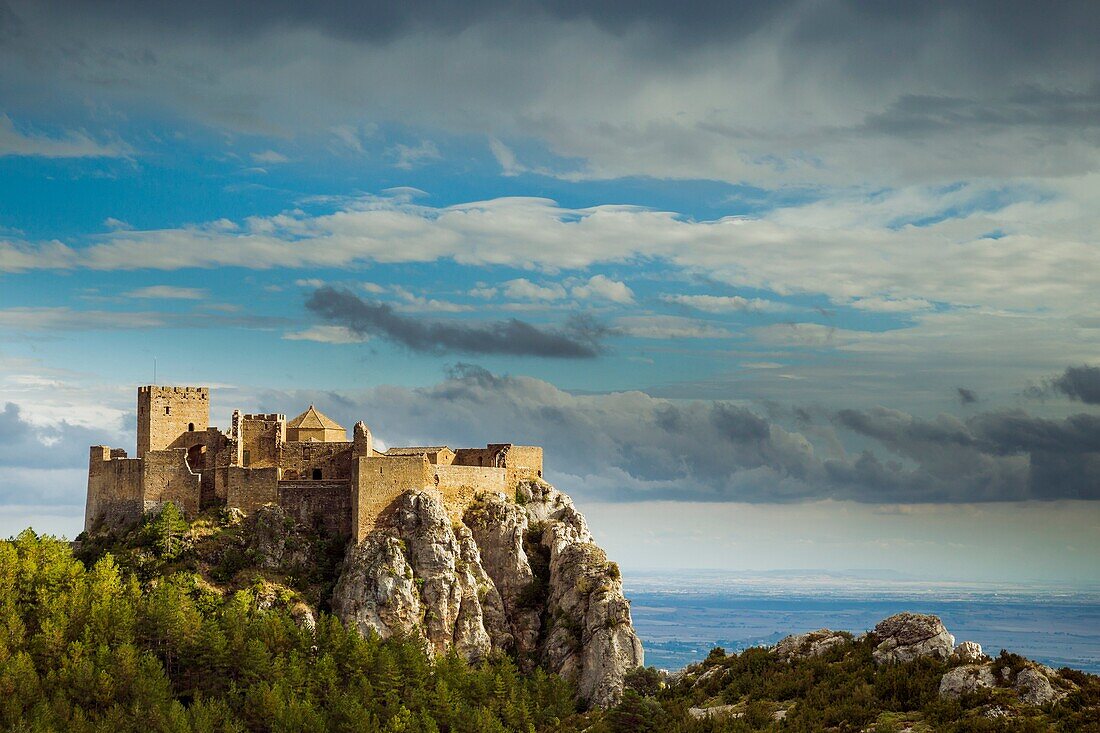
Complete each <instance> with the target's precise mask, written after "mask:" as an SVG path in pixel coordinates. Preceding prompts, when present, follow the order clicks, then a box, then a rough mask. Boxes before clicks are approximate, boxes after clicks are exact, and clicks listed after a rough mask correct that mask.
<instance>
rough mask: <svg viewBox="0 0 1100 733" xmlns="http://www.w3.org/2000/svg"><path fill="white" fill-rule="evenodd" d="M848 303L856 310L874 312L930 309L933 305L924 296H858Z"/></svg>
mask: <svg viewBox="0 0 1100 733" xmlns="http://www.w3.org/2000/svg"><path fill="white" fill-rule="evenodd" d="M848 305H850V306H851V307H852V308H856V309H858V310H865V311H873V312H876V313H912V312H914V311H925V310H931V309H932V308H934V307H935V306H934V305H932V304H931V303H929V302H928V301H927V300H925V299H924V298H900V299H898V298H877V297H872V298H858V299H856V300H853V301H852V302H851V303H849V304H848Z"/></svg>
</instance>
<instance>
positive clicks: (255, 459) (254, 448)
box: [237, 415, 286, 468]
mask: <svg viewBox="0 0 1100 733" xmlns="http://www.w3.org/2000/svg"><path fill="white" fill-rule="evenodd" d="M237 429H238V431H239V433H240V435H239V437H238V452H239V455H238V456H237V463H238V465H241V466H247V467H255V468H270V467H272V466H277V465H279V447H280V446H281V445H282V443H283V442H285V440H286V420H285V419H283V420H280V419H279V416H278V415H244V416H242V417H241V418H240V420H239V422H238V427H237ZM246 453H247V456H246V455H245V454H246Z"/></svg>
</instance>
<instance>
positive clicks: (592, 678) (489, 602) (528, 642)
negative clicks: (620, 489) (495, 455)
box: [332, 480, 643, 707]
mask: <svg viewBox="0 0 1100 733" xmlns="http://www.w3.org/2000/svg"><path fill="white" fill-rule="evenodd" d="M332 608H333V611H334V612H335V613H336V614H337V615H338V616H340V617H341V618H342V619H343V620H344V621H345V622H346V623H352V624H355V625H356V626H358V628H359V629H360V630H362V631H363V632H369V631H374V632H377V633H378V634H380V635H382V636H390V635H392V634H414V635H415V634H421V635H423V636H424V638H425V640H426V642H427V645H428V646H429V648H430V649H431V650H432V651H434V652H436V653H442V652H445V651H448V650H451V649H454V650H456V651H457V652H458V653H459V654H461V655H462V656H464V657H466V658H468V659H479V658H481V657H483V656H485V655H486V654H489V653H491V652H495V651H500V652H505V653H509V654H513V655H514V656H515V657H516V658H517V659H518V660H519V661H520V664H521V666H524V667H531V666H533V665H536V664H538V665H541V666H542V667H543V668H545V669H547V670H549V671H551V672H556V673H558V674H561V675H563V676H565V677H567V678H569V679H572V680H574V681H575V682H576V683H577V687H578V693H579V695H580V696H581V698H582V699H583V700H585V701H586V702H587V703H589V704H590V705H593V706H597V707H604V706H607V705H610V704H613V703H614V702H616V701H617V700H618V698H619V697H620V696H621V694H622V690H623V677H624V675H625V674H626V673H627V672H628V671H630V670H631V669H633V668H635V667H637V666H640V665H642V663H643V656H642V647H641V643H640V642H639V640H638V637H637V635H636V634H635V633H634V629H633V626H632V625H631V619H630V605H629V603H628V602H627V600H626V599H625V598H624V596H623V592H622V582H621V580H620V578H619V570H618V566H616V565H615V564H614V563H611V562H608V560H607V556H606V554H605V553H604V552H603V551H602V550H601V549H600V548H599V547H598V546H596V544H595V543H594V542H593V541H592V535H591V534H590V533H589V531H588V526H587V524H586V523H585V520H584V517H583V516H581V514H580V513H579V512H578V511H577V510H576V509H575V508H574V507H573V503H572V501H571V500H570V499H569V497H568V496H566V495H565V494H562V493H561V492H559V491H557V490H556V489H554V488H553V487H552V486H550V485H549V484H547V483H545V482H543V481H540V480H533V481H529V482H524V483H521V484H520V486H519V488H518V489H517V491H516V495H515V497H514V498H513V497H506V496H504V495H502V494H483V495H482V496H480V497H479V498H478V499H477V500H476V501H475V502H474V503H473V504H471V505H470V506H469V508H468V509H467V510H466V512H465V514H464V515H463V517H462V521H461V522H459V521H453V520H452V519H451V518H450V517H449V516H448V514H447V511H446V508H445V506H444V503H443V500H442V497H441V496H440V495H439V494H438V493H437V492H435V491H433V490H430V489H428V490H421V491H409V492H406V493H405V494H402V495H401V496H400V497H398V499H397V500H396V501H395V502H394V503H393V504H392V505H391V507H390V508H389V509H388V510H387V512H386V513H385V514H384V515H383V516H382V517H381V518H380V520H379V522H378V524H377V526H376V528H375V529H374V531H372V532H371V533H370V534H369V535H368V536H367V537H366V538H365V539H364V540H363V541H362V542H360V543H359V544H358V545H356V546H355V547H354V548H353V549H352V550H351V551H350V552H349V554H348V556H347V558H346V560H345V563H344V569H343V572H342V574H341V576H340V578H339V580H338V582H337V584H336V588H335V590H334V592H333V597H332Z"/></svg>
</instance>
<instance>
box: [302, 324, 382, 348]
mask: <svg viewBox="0 0 1100 733" xmlns="http://www.w3.org/2000/svg"><path fill="white" fill-rule="evenodd" d="M283 338H284V339H286V340H288V341H316V342H317V343H319V344H361V343H363V342H364V341H366V340H367V337H366V336H365V335H363V334H361V333H355V332H354V331H352V330H351V329H350V328H347V327H346V326H310V327H309V328H306V329H303V330H301V331H289V332H287V333H284V334H283Z"/></svg>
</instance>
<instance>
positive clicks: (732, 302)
mask: <svg viewBox="0 0 1100 733" xmlns="http://www.w3.org/2000/svg"><path fill="white" fill-rule="evenodd" d="M661 300H663V301H665V302H666V303H676V304H677V305H685V306H687V307H689V308H694V309H695V310H700V311H705V312H707V313H739V312H750V313H756V312H761V311H782V310H787V306H785V305H784V304H783V303H776V302H775V301H772V300H765V299H763V298H745V297H742V296H740V295H668V294H666V295H662V296H661Z"/></svg>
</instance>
